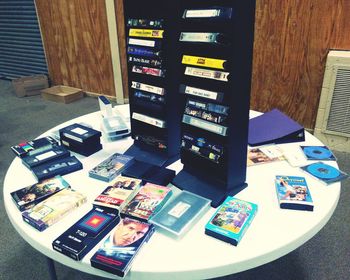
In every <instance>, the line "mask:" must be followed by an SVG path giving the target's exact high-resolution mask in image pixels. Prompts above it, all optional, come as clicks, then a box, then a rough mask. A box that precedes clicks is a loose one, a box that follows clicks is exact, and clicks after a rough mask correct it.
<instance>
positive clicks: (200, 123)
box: [182, 115, 227, 136]
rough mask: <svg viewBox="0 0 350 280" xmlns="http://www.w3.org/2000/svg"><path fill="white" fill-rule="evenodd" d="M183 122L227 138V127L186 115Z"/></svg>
mask: <svg viewBox="0 0 350 280" xmlns="http://www.w3.org/2000/svg"><path fill="white" fill-rule="evenodd" d="M182 122H184V123H187V124H190V125H193V126H196V127H199V128H202V129H206V130H208V131H211V132H214V133H217V134H220V135H223V136H226V132H227V127H226V126H221V125H218V124H214V123H211V122H207V121H204V120H201V119H197V118H195V117H191V116H188V115H184V116H183V119H182Z"/></svg>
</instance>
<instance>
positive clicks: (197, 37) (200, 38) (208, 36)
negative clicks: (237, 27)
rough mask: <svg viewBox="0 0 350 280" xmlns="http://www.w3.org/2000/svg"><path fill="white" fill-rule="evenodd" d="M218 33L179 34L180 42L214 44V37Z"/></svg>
mask: <svg viewBox="0 0 350 280" xmlns="http://www.w3.org/2000/svg"><path fill="white" fill-rule="evenodd" d="M218 34H219V33H203V32H181V34H180V41H181V42H202V43H215V42H216V36H217V35H218Z"/></svg>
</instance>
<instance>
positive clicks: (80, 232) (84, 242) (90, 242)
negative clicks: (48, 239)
mask: <svg viewBox="0 0 350 280" xmlns="http://www.w3.org/2000/svg"><path fill="white" fill-rule="evenodd" d="M119 220H120V217H119V215H118V213H117V212H116V211H114V210H108V209H104V208H99V207H95V208H93V209H91V210H90V211H89V212H88V213H87V214H85V215H84V216H83V217H82V218H81V219H80V220H79V221H78V222H76V223H75V224H74V225H73V226H71V227H70V228H69V229H67V230H66V231H65V232H64V233H62V234H61V235H60V236H59V237H57V238H56V239H55V240H54V241H53V242H52V248H53V249H54V250H56V251H58V252H60V253H62V254H64V255H66V256H68V257H70V258H72V259H74V260H77V261H79V260H81V259H82V258H83V257H84V256H85V255H86V254H87V253H88V252H89V251H90V250H91V249H92V248H93V247H94V246H95V245H96V244H97V243H98V242H99V241H101V240H102V239H103V237H105V236H106V235H107V234H108V233H109V232H110V231H111V230H112V228H113V227H114V226H116V224H117V223H118V222H119Z"/></svg>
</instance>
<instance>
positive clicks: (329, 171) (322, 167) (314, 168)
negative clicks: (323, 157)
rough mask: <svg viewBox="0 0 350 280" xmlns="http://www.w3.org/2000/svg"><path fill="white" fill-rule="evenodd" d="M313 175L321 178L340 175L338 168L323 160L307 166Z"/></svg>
mask: <svg viewBox="0 0 350 280" xmlns="http://www.w3.org/2000/svg"><path fill="white" fill-rule="evenodd" d="M306 170H307V171H308V172H309V173H310V174H311V175H314V176H316V177H318V178H321V179H334V178H337V177H338V176H339V175H340V172H339V170H338V169H336V168H335V167H333V166H330V165H328V164H324V163H322V162H317V163H314V164H311V165H309V166H307V169H306Z"/></svg>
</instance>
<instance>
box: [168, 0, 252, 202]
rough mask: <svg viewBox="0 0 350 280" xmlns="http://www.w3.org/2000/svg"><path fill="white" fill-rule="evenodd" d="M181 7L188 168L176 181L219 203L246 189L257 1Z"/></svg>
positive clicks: (189, 2) (212, 0)
mask: <svg viewBox="0 0 350 280" xmlns="http://www.w3.org/2000/svg"><path fill="white" fill-rule="evenodd" d="M178 5H179V6H180V18H178V19H175V15H174V21H175V20H176V21H177V22H178V28H179V34H178V40H177V41H178V47H177V49H178V52H179V54H180V55H179V56H180V57H179V60H178V61H177V64H178V65H179V68H178V69H179V71H180V72H179V74H178V77H179V78H178V79H179V85H178V89H177V90H178V95H177V96H178V99H179V100H181V104H180V106H181V107H182V114H183V116H182V121H181V137H182V147H181V152H180V155H181V162H182V163H183V164H184V168H183V170H182V171H181V172H180V173H179V174H178V175H177V176H176V177H175V179H174V180H173V184H174V185H176V186H177V187H179V188H180V189H185V190H188V191H191V192H194V193H196V194H199V195H201V196H204V197H207V198H209V199H211V200H212V206H213V207H217V206H218V205H220V204H221V203H222V201H223V200H224V199H225V197H226V196H227V195H235V194H237V193H238V192H239V191H241V190H242V189H244V188H245V187H246V186H247V184H246V163H247V137H248V123H249V102H250V87H251V75H252V53H253V38H254V18H255V0H246V1H239V0H225V1H224V0H222V1H219V0H204V1H194V0H182V1H179V2H178ZM213 59H214V60H213ZM208 70H209V71H208Z"/></svg>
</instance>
